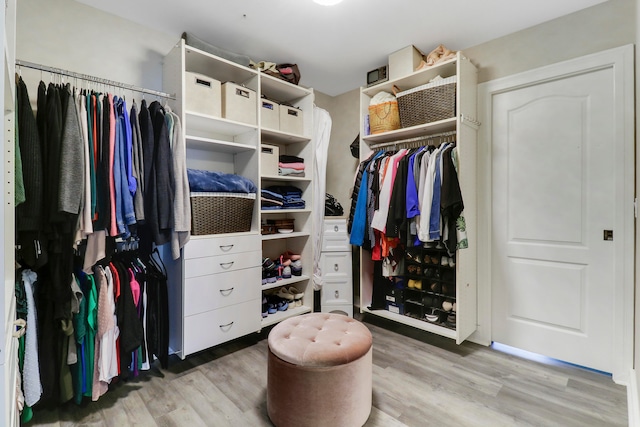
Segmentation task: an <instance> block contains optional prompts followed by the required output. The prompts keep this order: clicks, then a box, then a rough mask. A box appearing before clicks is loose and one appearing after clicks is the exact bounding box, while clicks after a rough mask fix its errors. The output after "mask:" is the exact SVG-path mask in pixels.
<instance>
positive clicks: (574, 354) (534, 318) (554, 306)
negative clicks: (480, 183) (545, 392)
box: [492, 68, 624, 372]
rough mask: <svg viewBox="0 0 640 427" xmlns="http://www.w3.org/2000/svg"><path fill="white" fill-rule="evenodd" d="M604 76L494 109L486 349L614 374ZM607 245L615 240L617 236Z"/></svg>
mask: <svg viewBox="0 0 640 427" xmlns="http://www.w3.org/2000/svg"><path fill="white" fill-rule="evenodd" d="M614 89H615V85H614V71H613V69H612V68H602V69H597V70H591V71H585V72H583V73H577V74H571V75H569V76H560V77H557V78H555V79H547V80H544V81H542V82H536V83H532V84H530V85H523V86H519V87H516V88H513V89H512V90H509V91H505V92H502V93H499V94H496V95H494V97H493V101H492V155H493V159H492V196H493V198H492V204H493V205H492V210H493V215H492V233H493V236H492V244H493V248H492V251H493V262H492V277H493V281H494V283H493V292H492V299H493V301H492V307H493V308H492V312H493V313H492V336H493V340H494V341H497V342H501V343H504V344H507V345H510V346H514V347H518V348H522V349H525V350H528V351H533V352H536V353H540V354H544V355H547V356H550V357H554V358H558V359H561V360H565V361H569V362H572V363H577V364H580V365H584V366H588V367H591V368H595V369H599V370H603V371H607V372H611V371H612V368H613V366H612V365H613V345H612V344H613V340H612V337H613V335H614V330H613V325H614V321H613V320H614V294H615V287H616V283H615V272H614V255H615V253H616V245H615V242H614V241H606V240H604V239H603V230H605V229H611V230H615V229H616V228H618V231H619V232H622V228H621V227H618V226H619V225H620V224H616V212H617V209H622V207H621V206H619V201H618V200H617V199H616V183H618V182H621V180H622V179H623V178H624V175H623V173H624V171H623V168H620V167H616V164H615V160H614V159H615V156H614V154H615V152H616V149H617V148H616V140H615V115H614V112H615V97H614V93H615V90H614ZM614 234H615V232H614Z"/></svg>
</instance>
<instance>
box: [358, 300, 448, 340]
mask: <svg viewBox="0 0 640 427" xmlns="http://www.w3.org/2000/svg"><path fill="white" fill-rule="evenodd" d="M360 311H362V312H363V313H369V314H373V315H375V316H378V317H383V318H385V319H389V320H393V321H394V322H398V323H402V324H405V325H408V326H413V327H414V328H418V329H422V330H423V331H427V332H432V333H434V334H438V335H442V336H444V337H447V338H452V339H456V338H457V336H458V334H457V333H456V331H455V330H454V329H449V328H445V327H444V326H439V325H436V324H435V323H429V322H427V321H423V320H418V319H415V318H413V317H409V316H405V315H403V314H397V313H392V312H390V311H388V310H369V309H368V308H366V307H361V308H360Z"/></svg>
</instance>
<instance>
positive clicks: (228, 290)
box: [220, 288, 235, 297]
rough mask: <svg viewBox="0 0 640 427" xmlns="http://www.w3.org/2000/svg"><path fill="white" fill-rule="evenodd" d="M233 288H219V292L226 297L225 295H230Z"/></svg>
mask: <svg viewBox="0 0 640 427" xmlns="http://www.w3.org/2000/svg"><path fill="white" fill-rule="evenodd" d="M234 289H235V288H229V289H220V293H221V294H222V295H224V296H225V297H226V296H229V295H231V292H233V290H234Z"/></svg>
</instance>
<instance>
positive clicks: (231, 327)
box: [182, 299, 262, 356]
mask: <svg viewBox="0 0 640 427" xmlns="http://www.w3.org/2000/svg"><path fill="white" fill-rule="evenodd" d="M260 305H261V302H260V299H255V300H251V301H247V302H243V303H241V304H235V305H230V306H228V307H224V308H220V309H218V310H212V311H207V312H204V313H200V314H196V315H194V316H188V317H185V319H184V348H183V350H182V351H183V354H184V356H186V355H188V354H191V353H195V352H196V351H200V350H204V349H205V348H209V347H213V346H215V345H218V344H222V343H224V342H227V341H230V340H232V339H235V338H238V337H241V336H243V335H248V334H250V333H252V332H257V331H259V330H260V328H261V321H262V316H261V315H260V311H261V308H260Z"/></svg>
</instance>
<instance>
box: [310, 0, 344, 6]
mask: <svg viewBox="0 0 640 427" xmlns="http://www.w3.org/2000/svg"><path fill="white" fill-rule="evenodd" d="M313 1H314V2H316V3H318V4H321V5H323V6H333V5H334V4H338V3H340V2H341V1H342V0H313Z"/></svg>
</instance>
